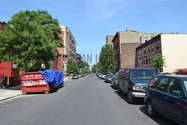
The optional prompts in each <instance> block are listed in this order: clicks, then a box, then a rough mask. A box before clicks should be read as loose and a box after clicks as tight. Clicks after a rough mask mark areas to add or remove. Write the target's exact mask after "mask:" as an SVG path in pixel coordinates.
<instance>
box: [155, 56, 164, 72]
mask: <svg viewBox="0 0 187 125" xmlns="http://www.w3.org/2000/svg"><path fill="white" fill-rule="evenodd" d="M153 66H154V67H155V69H156V70H157V71H158V72H161V71H162V69H163V67H165V58H164V57H163V56H154V57H153Z"/></svg>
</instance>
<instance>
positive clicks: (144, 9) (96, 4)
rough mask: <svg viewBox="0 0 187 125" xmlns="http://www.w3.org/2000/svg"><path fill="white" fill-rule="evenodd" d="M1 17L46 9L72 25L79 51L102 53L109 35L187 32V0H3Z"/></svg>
mask: <svg viewBox="0 0 187 125" xmlns="http://www.w3.org/2000/svg"><path fill="white" fill-rule="evenodd" d="M0 5H1V7H0V21H5V22H7V21H9V20H10V19H11V17H12V16H13V15H14V14H16V13H17V12H19V11H22V10H38V9H39V10H47V11H48V12H49V13H50V14H51V15H52V16H53V17H54V18H56V19H58V21H59V23H60V24H64V25H65V26H67V27H69V28H70V30H71V32H72V34H73V36H74V37H75V39H76V41H77V52H78V53H80V54H81V55H83V54H93V55H95V54H99V52H100V50H101V47H102V46H103V45H104V44H105V43H106V35H108V34H115V33H116V32H118V31H125V30H126V29H134V30H137V31H140V32H179V33H187V13H186V12H187V7H186V5H187V0H3V1H1V2H0Z"/></svg>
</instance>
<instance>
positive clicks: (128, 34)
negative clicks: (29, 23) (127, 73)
mask: <svg viewBox="0 0 187 125" xmlns="http://www.w3.org/2000/svg"><path fill="white" fill-rule="evenodd" d="M156 35H158V34H157V33H142V32H138V31H134V30H126V31H124V32H117V33H116V34H115V35H114V38H113V40H112V43H113V47H114V50H115V52H116V61H117V68H118V69H120V68H134V67H135V55H136V48H137V47H138V46H140V45H141V44H142V43H144V42H145V41H147V40H149V39H151V38H153V37H154V36H156Z"/></svg>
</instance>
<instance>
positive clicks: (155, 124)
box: [0, 75, 175, 125]
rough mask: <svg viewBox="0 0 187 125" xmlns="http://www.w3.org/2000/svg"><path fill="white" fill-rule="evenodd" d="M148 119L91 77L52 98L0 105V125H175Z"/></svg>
mask: <svg viewBox="0 0 187 125" xmlns="http://www.w3.org/2000/svg"><path fill="white" fill-rule="evenodd" d="M174 124H175V123H173V122H171V121H170V120H168V119H166V118H162V117H161V118H158V119H151V118H150V117H148V116H147V115H146V114H145V113H144V106H143V104H142V102H138V104H137V105H129V104H127V102H126V98H125V96H119V95H118V94H117V93H116V92H115V91H114V90H113V89H112V88H111V87H110V84H107V83H104V82H103V81H102V80H99V79H97V78H96V77H95V76H94V75H91V76H86V77H84V78H81V79H78V80H73V81H68V82H66V83H65V87H64V88H61V89H59V90H58V91H56V92H53V93H51V94H30V95H24V96H21V97H18V98H15V99H12V100H9V101H5V102H1V103H0V125H174Z"/></svg>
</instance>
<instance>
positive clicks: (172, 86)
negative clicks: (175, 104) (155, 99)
mask: <svg viewBox="0 0 187 125" xmlns="http://www.w3.org/2000/svg"><path fill="white" fill-rule="evenodd" d="M168 92H169V93H170V94H171V95H173V96H181V94H182V91H181V85H180V81H179V80H177V79H171V80H170V83H169V87H168Z"/></svg>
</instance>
